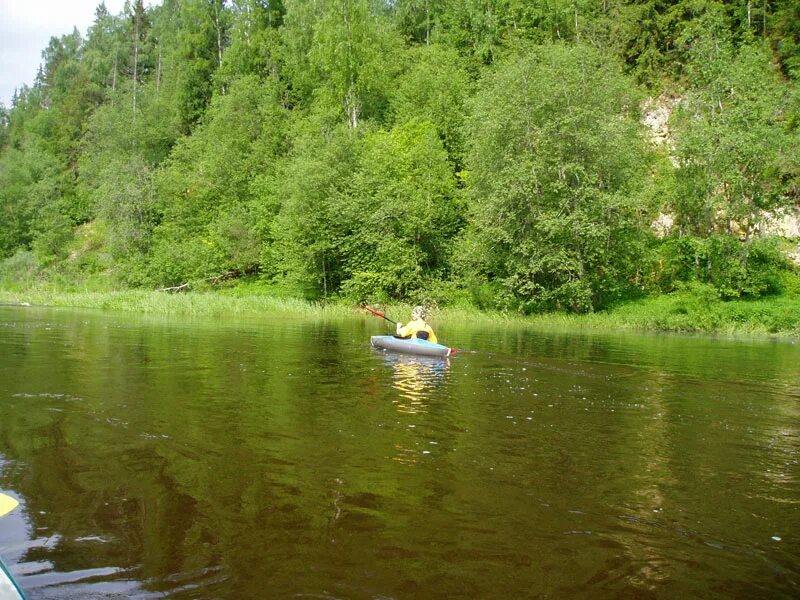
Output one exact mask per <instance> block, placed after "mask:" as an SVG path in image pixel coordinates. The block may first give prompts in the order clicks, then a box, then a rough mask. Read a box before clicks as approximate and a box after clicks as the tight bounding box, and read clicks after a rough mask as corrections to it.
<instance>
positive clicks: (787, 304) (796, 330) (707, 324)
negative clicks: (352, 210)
mask: <svg viewBox="0 0 800 600" xmlns="http://www.w3.org/2000/svg"><path fill="white" fill-rule="evenodd" d="M0 302H1V303H24V304H30V305H42V306H61V307H83V308H99V309H104V310H112V311H129V312H139V313H150V314H166V315H187V316H200V317H202V316H206V317H217V318H224V317H257V316H261V315H265V314H284V315H293V314H294V315H301V314H302V315H312V316H315V317H326V318H333V317H346V316H351V315H355V314H364V313H363V311H361V310H360V309H359V308H358V307H357V306H355V305H353V304H344V303H336V302H331V303H325V304H321V303H310V302H306V301H304V300H299V299H294V298H283V297H276V296H273V295H268V294H258V293H252V292H249V291H243V290H237V289H236V288H232V289H228V290H222V291H218V292H211V291H208V292H190V293H183V294H168V293H164V292H156V291H141V290H123V291H114V292H96V291H92V292H80V291H72V292H62V291H52V290H25V291H10V290H0ZM386 312H387V313H388V314H389V315H392V316H394V317H395V318H398V319H401V320H404V319H405V316H406V315H408V314H409V312H410V306H408V305H399V304H398V305H393V306H390V307H388V308H386ZM435 320H436V322H437V323H441V324H447V323H448V322H455V321H470V322H478V323H480V322H484V323H502V322H506V323H511V322H513V323H515V324H519V325H523V324H525V325H530V326H534V327H537V328H550V327H558V328H571V329H597V330H619V329H625V330H640V331H642V330H649V331H676V332H703V333H724V334H751V335H780V336H800V293H798V292H797V291H794V290H792V291H788V292H787V293H785V294H784V295H781V296H777V297H773V298H769V299H762V300H752V301H746V300H738V301H732V302H723V301H721V300H720V299H719V298H717V297H716V296H715V295H714V294H713V293H712V292H711V291H710V290H709V289H708V288H705V287H694V288H691V289H686V290H683V291H680V292H676V293H673V294H670V295H664V296H658V297H654V298H647V299H643V300H639V301H635V302H629V303H625V304H621V305H619V306H616V307H614V308H612V309H610V310H608V311H603V312H597V313H593V314H586V315H569V314H564V313H550V314H541V315H531V316H521V315H516V314H507V313H499V312H485V311H479V310H478V309H475V308H470V307H464V308H443V309H441V310H438V311H436V314H435Z"/></svg>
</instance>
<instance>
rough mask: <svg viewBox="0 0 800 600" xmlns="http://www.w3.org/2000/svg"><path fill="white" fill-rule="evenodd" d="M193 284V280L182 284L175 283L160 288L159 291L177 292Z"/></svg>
mask: <svg viewBox="0 0 800 600" xmlns="http://www.w3.org/2000/svg"><path fill="white" fill-rule="evenodd" d="M190 285H192V283H191V281H187V282H186V283H182V284H181V285H175V286H172V287H165V288H158V289H157V290H156V291H157V292H170V293H171V294H173V293H175V292H183V291H185V290H188V289H189V286H190Z"/></svg>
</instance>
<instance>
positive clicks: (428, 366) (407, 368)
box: [376, 350, 450, 414]
mask: <svg viewBox="0 0 800 600" xmlns="http://www.w3.org/2000/svg"><path fill="white" fill-rule="evenodd" d="M376 352H381V353H382V354H383V355H384V361H385V363H386V364H387V365H389V366H391V367H392V370H393V376H392V385H393V386H394V388H395V389H396V390H397V391H398V392H399V394H400V396H399V397H398V398H397V399H396V400H394V403H395V405H396V406H397V410H398V411H400V412H402V413H408V414H416V413H424V412H427V402H428V400H430V398H431V396H432V394H433V393H434V392H435V390H436V388H437V387H439V386H441V385H443V384H445V383H446V377H447V372H448V370H449V369H450V359H449V358H434V357H428V356H412V355H406V354H400V353H395V352H384V351H378V350H376Z"/></svg>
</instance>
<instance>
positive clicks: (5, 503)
mask: <svg viewBox="0 0 800 600" xmlns="http://www.w3.org/2000/svg"><path fill="white" fill-rule="evenodd" d="M17 506H19V502H17V501H16V500H15V499H14V498H12V497H11V496H7V495H6V494H2V493H0V517H4V516H5V515H7V514H8V513H10V512H11V511H12V510H14V509H15V508H17Z"/></svg>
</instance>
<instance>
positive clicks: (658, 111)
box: [642, 94, 681, 164]
mask: <svg viewBox="0 0 800 600" xmlns="http://www.w3.org/2000/svg"><path fill="white" fill-rule="evenodd" d="M680 101H681V99H680V98H673V97H672V96H669V95H667V94H661V95H660V96H659V97H658V98H648V99H647V100H646V101H645V103H644V106H643V107H642V124H643V125H644V126H645V127H647V129H649V130H650V137H651V139H652V140H653V143H654V144H655V145H656V146H667V147H668V148H669V149H670V151H671V150H672V149H673V148H674V147H675V145H674V141H673V139H672V134H671V132H670V129H669V119H670V117H671V116H672V111H674V110H675V107H676V106H678V104H679V103H680ZM670 160H672V161H673V164H674V160H675V159H674V158H673V157H672V156H670Z"/></svg>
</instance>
